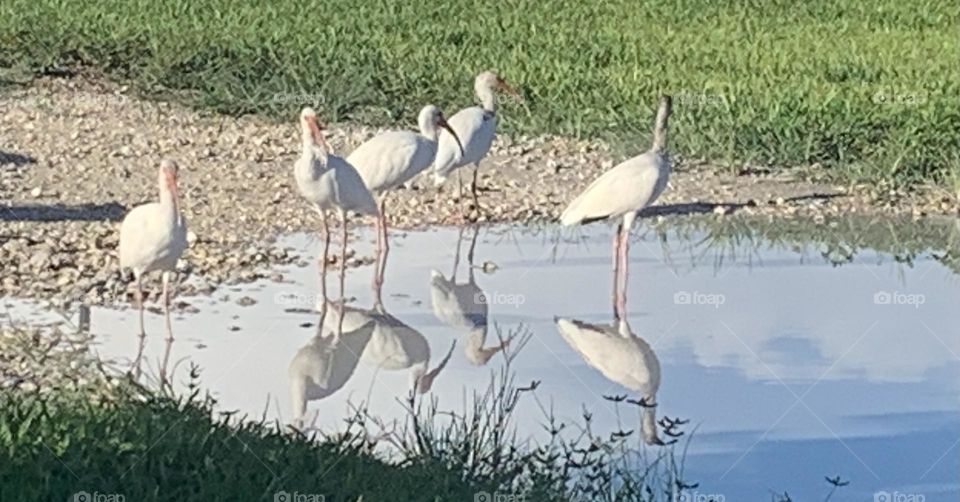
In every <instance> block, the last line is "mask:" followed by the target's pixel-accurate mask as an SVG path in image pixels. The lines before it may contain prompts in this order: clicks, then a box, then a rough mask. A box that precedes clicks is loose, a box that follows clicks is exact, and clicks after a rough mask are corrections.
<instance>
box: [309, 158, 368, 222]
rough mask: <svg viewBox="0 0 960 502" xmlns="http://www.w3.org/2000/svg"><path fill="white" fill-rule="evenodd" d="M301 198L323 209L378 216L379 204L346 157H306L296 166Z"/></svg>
mask: <svg viewBox="0 0 960 502" xmlns="http://www.w3.org/2000/svg"><path fill="white" fill-rule="evenodd" d="M293 174H294V179H295V180H296V182H297V189H298V190H299V191H300V195H302V196H303V198H304V199H306V200H307V201H308V202H310V203H312V204H315V205H317V207H319V208H320V209H323V210H331V209H342V210H344V211H354V212H356V213H360V214H365V215H375V214H377V203H376V201H375V200H374V199H373V195H371V194H370V190H368V189H367V187H366V185H365V184H364V183H363V179H362V178H361V177H360V175H359V174H358V173H357V170H356V169H355V168H354V167H353V166H352V165H350V163H349V162H347V161H346V160H344V159H343V158H342V157H339V156H336V155H327V156H326V159H323V158H322V156H313V155H304V156H301V157H300V159H298V160H297V162H296V164H295V165H294V170H293Z"/></svg>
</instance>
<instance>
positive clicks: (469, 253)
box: [467, 225, 480, 284]
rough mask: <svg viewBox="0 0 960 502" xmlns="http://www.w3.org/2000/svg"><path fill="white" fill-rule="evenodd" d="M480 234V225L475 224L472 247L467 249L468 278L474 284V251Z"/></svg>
mask: <svg viewBox="0 0 960 502" xmlns="http://www.w3.org/2000/svg"><path fill="white" fill-rule="evenodd" d="M479 235H480V227H479V226H476V225H474V226H473V237H471V238H470V247H469V248H468V249H467V279H469V280H470V284H473V252H474V251H475V250H476V249H477V236H479Z"/></svg>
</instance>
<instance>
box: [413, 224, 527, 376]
mask: <svg viewBox="0 0 960 502" xmlns="http://www.w3.org/2000/svg"><path fill="white" fill-rule="evenodd" d="M471 230H472V234H473V235H472V237H471V239H470V246H469V247H468V250H467V282H466V283H458V282H457V269H458V268H459V265H460V249H461V248H462V247H463V246H462V244H463V234H464V228H463V227H461V228H460V234H459V236H458V238H457V250H456V252H455V253H454V258H453V270H452V272H451V273H450V278H449V279H448V278H446V277H445V276H444V275H443V274H442V273H441V272H440V271H438V270H433V271H432V272H431V273H430V300H431V303H432V304H433V314H434V315H435V316H436V317H437V319H439V320H440V322H442V323H444V324H446V325H448V326H451V327H453V328H456V329H458V330H462V331H465V332H467V333H468V339H467V345H466V349H465V353H466V356H467V360H468V361H470V363H472V364H474V365H477V366H483V365H484V364H486V363H487V362H488V361H490V359H491V358H492V357H493V356H494V355H495V354H497V353H498V352H500V351H503V350H505V349H506V348H507V347H508V346H509V345H510V342H511V341H512V340H513V337H514V336H515V335H511V336H510V337H509V338H507V339H506V340H501V341H500V343H499V344H497V345H493V346H490V347H484V346H483V345H484V343H485V342H486V340H487V331H488V326H489V323H488V318H489V315H490V308H489V305H488V304H487V296H486V294H485V293H484V292H483V290H481V289H480V287H479V286H478V285H477V282H476V278H475V276H474V269H475V267H474V265H473V263H474V250H475V249H476V246H477V236H478V235H479V233H480V230H479V228H478V227H476V226H474V227H472V228H471Z"/></svg>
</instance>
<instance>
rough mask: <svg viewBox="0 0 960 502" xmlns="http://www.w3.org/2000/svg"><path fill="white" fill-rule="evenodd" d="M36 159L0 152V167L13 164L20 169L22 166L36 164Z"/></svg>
mask: <svg viewBox="0 0 960 502" xmlns="http://www.w3.org/2000/svg"><path fill="white" fill-rule="evenodd" d="M36 163H37V159H35V158H33V157H31V156H29V155H23V154H19V153H13V152H5V151H3V150H0V166H2V165H4V164H13V165H15V166H17V167H20V166H22V165H24V164H36Z"/></svg>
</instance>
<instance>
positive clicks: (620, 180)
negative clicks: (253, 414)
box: [119, 71, 671, 394]
mask: <svg viewBox="0 0 960 502" xmlns="http://www.w3.org/2000/svg"><path fill="white" fill-rule="evenodd" d="M474 91H475V93H476V96H477V98H478V100H479V101H480V106H474V107H470V108H464V109H463V110H460V111H458V112H457V113H455V114H454V115H452V116H451V117H450V118H449V120H448V119H447V118H445V117H444V114H443V113H442V112H441V111H440V109H439V108H437V107H436V106H434V105H427V106H425V107H424V108H423V109H422V110H421V111H420V114H419V117H418V119H417V124H418V126H419V127H418V129H419V130H418V131H405V130H403V131H389V132H384V133H382V134H379V135H377V136H375V137H373V138H372V139H370V140H368V141H366V142H365V143H363V144H361V145H360V146H358V147H357V148H356V149H355V150H354V151H353V152H352V153H351V154H350V155H348V156H346V157H341V156H338V155H336V154H335V153H334V152H333V150H332V149H331V148H330V146H329V145H328V144H327V142H326V140H325V139H324V124H323V123H322V122H321V121H320V120H319V118H318V117H317V114H316V112H315V111H314V110H312V109H311V108H304V109H303V110H302V111H301V113H300V130H301V143H302V153H301V154H300V157H299V158H298V159H297V160H296V162H295V163H294V166H293V178H294V180H295V181H296V186H297V189H298V191H299V193H300V195H301V196H302V197H303V199H304V200H306V202H307V203H309V204H310V205H311V206H312V207H313V208H314V209H315V210H316V211H317V213H318V214H319V216H320V221H321V225H322V229H323V237H324V246H323V256H322V257H320V258H319V261H320V263H321V264H322V267H321V268H322V269H323V277H326V267H327V263H328V261H329V256H328V254H329V248H330V234H331V222H330V221H329V220H328V218H329V213H330V212H335V213H336V215H337V217H338V219H339V221H338V223H339V225H340V233H341V240H340V243H341V249H340V256H339V264H340V267H339V268H340V277H341V282H340V288H341V291H340V293H341V295H340V297H341V300H340V302H339V303H338V304H337V303H331V305H332V306H333V307H334V308H335V309H339V312H337V313H336V315H335V318H336V319H337V320H338V323H339V325H340V329H341V330H342V328H343V323H344V319H346V322H347V324H348V325H350V326H349V327H350V328H351V329H353V330H357V329H361V328H363V329H365V330H367V331H368V332H369V333H368V336H372V337H373V338H376V337H378V336H381V334H382V333H388V332H392V331H395V330H396V329H397V324H396V322H394V319H393V318H392V317H391V316H389V314H387V313H386V312H385V311H384V310H383V309H382V306H379V307H377V308H376V309H374V311H371V312H363V311H358V310H353V309H346V306H345V305H344V303H345V302H344V300H343V298H344V295H343V274H344V269H345V267H344V266H343V265H344V263H345V262H344V259H345V257H346V254H345V253H346V246H347V220H348V217H350V216H356V217H364V216H369V217H373V218H374V219H375V222H376V230H377V237H376V242H377V261H376V265H375V270H374V274H373V284H374V287H375V288H377V289H379V288H378V286H380V285H382V282H383V273H384V267H385V262H386V255H387V253H388V251H389V243H388V233H387V205H386V195H387V194H388V193H389V192H390V191H391V190H394V189H396V188H397V187H400V186H402V185H403V184H405V183H407V182H408V181H410V180H412V179H413V178H415V177H416V176H418V175H420V174H422V173H424V172H425V171H427V170H428V169H429V168H430V167H431V166H433V171H432V179H433V182H434V183H435V184H436V186H437V187H438V188H439V187H440V186H442V185H443V184H444V183H445V182H446V181H447V180H448V179H449V178H450V177H451V176H452V175H453V174H456V177H457V185H458V194H459V195H460V197H459V200H460V201H461V202H460V204H461V209H460V216H461V218H462V217H463V209H462V204H463V202H462V200H463V182H462V177H461V172H460V168H461V167H464V166H468V165H472V166H473V176H472V181H471V182H470V192H471V195H472V198H473V201H474V207H477V208H479V205H478V204H477V191H478V187H477V170H478V169H479V166H480V163H481V161H482V160H483V159H484V158H485V157H486V156H487V154H488V153H489V151H490V146H491V144H492V143H493V140H494V137H495V136H496V126H497V101H498V94H497V93H498V92H504V93H507V94H509V95H510V96H512V97H513V98H515V99H518V100H519V99H521V98H520V94H519V93H518V92H517V91H516V90H514V88H513V87H511V86H510V85H509V84H507V83H506V82H505V81H504V79H503V78H501V77H500V76H499V75H497V74H496V73H494V72H491V71H485V72H483V73H481V74H479V75H478V76H477V77H476V79H475V82H474ZM670 112H671V99H670V97H669V96H664V97H663V98H662V99H661V101H660V103H659V109H658V111H657V114H656V121H655V124H654V130H653V138H654V139H653V145H652V146H651V148H650V150H649V151H647V152H645V153H643V154H642V155H639V156H637V157H634V158H631V159H628V160H626V161H624V162H622V163H621V164H619V165H617V166H615V167H613V168H612V169H610V170H609V171H607V172H605V173H604V174H603V175H601V176H600V177H598V178H597V179H596V180H595V181H594V182H593V183H591V184H590V185H589V186H588V187H587V188H586V189H585V190H584V191H583V193H581V194H580V195H579V196H578V197H577V198H576V199H574V200H573V201H572V202H571V203H570V204H569V206H567V208H566V209H565V210H564V211H563V213H562V215H561V217H560V223H562V224H563V225H565V226H568V225H581V224H587V223H591V222H595V221H600V220H619V227H618V229H617V231H616V233H615V235H614V236H613V246H612V248H613V253H612V255H613V258H612V262H613V272H614V280H613V298H614V316H615V318H616V319H618V320H620V319H622V318H623V315H624V311H625V303H626V300H625V298H626V281H627V266H628V259H627V247H628V245H629V239H628V237H629V233H630V229H631V226H632V225H633V223H634V220H635V219H636V217H637V213H638V212H639V211H640V210H642V209H644V208H645V207H647V206H649V205H650V204H652V203H653V202H654V201H656V200H657V197H659V196H660V194H661V193H662V192H663V191H664V189H665V188H666V186H667V179H668V177H669V175H670V159H669V157H668V154H667V124H668V120H669V117H670ZM177 180H178V169H177V164H176V163H175V162H174V161H173V160H170V159H164V160H163V161H162V162H161V163H160V169H159V176H158V186H159V190H160V200H159V202H152V203H149V204H144V205H141V206H138V207H135V208H134V209H133V210H131V211H130V213H129V214H127V216H126V217H125V218H124V220H123V223H122V225H121V228H120V246H119V248H120V249H119V254H120V266H121V268H123V269H129V270H131V271H132V272H133V276H134V279H135V284H136V299H137V304H138V307H139V309H140V321H139V334H140V342H141V345H140V347H141V351H140V353H142V347H143V339H144V337H145V333H144V328H143V303H144V297H143V283H142V281H143V276H144V275H145V274H147V273H148V272H152V271H160V272H162V278H163V299H162V301H163V305H164V313H165V316H166V332H167V333H166V334H167V341H168V342H169V341H171V340H172V339H173V333H172V329H171V327H170V307H169V306H170V298H169V283H170V276H171V274H172V273H173V272H175V271H176V264H177V261H178V260H179V259H180V257H181V255H182V254H183V252H184V250H185V249H186V248H187V223H186V220H185V219H184V217H183V214H182V212H181V210H180V207H179V202H178V199H179V195H178V190H177ZM435 279H436V281H437V282H438V283H444V282H445V281H446V279H444V278H443V276H442V274H439V272H438V273H437V277H436V278H435ZM441 286H443V284H440V285H439V286H438V288H440V289H439V290H438V291H443V293H442V294H443V295H445V297H446V296H450V295H456V291H455V290H454V289H450V288H452V287H453V286H452V285H451V286H450V287H449V288H446V289H450V291H446V289H444V288H442V287H441ZM321 289H322V293H323V297H324V298H326V297H327V296H326V281H325V280H322V281H321ZM438 294H439V293H438ZM451 301H455V299H454V298H453V297H452V296H451ZM326 311H327V302H325V301H324V302H322V305H321V312H322V314H321V315H326ZM322 323H323V320H321V324H322ZM385 326H390V329H389V330H388V329H387V328H385ZM401 328H402V326H401ZM468 328H469V329H474V330H477V332H478V342H479V343H478V344H477V345H478V347H477V348H478V354H477V357H478V358H482V357H483V354H482V353H480V352H479V346H481V345H482V338H483V335H485V332H486V329H485V328H486V327H485V326H474V327H469V326H468ZM560 328H561V331H562V332H563V333H565V336H567V337H568V338H570V339H571V340H577V338H576V336H577V335H576V333H578V332H582V331H584V330H585V329H587V328H585V327H584V326H580V325H575V324H571V323H567V322H562V323H561V324H560ZM618 329H620V330H621V331H623V330H625V329H626V328H624V327H623V326H621V327H620V328H618ZM382 336H387V335H385V334H384V335H382ZM625 340H629V338H627V339H625ZM621 343H628V341H621ZM574 345H576V346H578V347H579V346H580V343H579V342H577V343H575V344H574ZM168 347H169V344H168ZM318 350H319V349H318ZM583 350H587V349H583ZM139 357H140V356H139V355H138V358H137V359H138V361H137V362H139ZM448 357H449V356H448ZM398 364H400V363H398ZM403 364H407V363H403ZM409 364H410V365H413V366H415V367H416V368H419V370H418V371H419V374H421V376H420V377H419V378H418V381H417V383H418V387H419V388H420V389H423V388H429V380H430V378H429V375H431V374H434V372H433V371H431V372H427V369H426V368H427V359H426V356H425V355H422V356H421V357H420V358H418V359H415V360H414V361H412V362H409ZM442 364H443V363H441V366H440V367H442ZM434 371H436V370H434ZM423 375H426V378H424V377H423ZM654 387H655V386H654ZM647 392H648V393H650V394H652V393H653V392H655V388H654V389H647Z"/></svg>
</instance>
